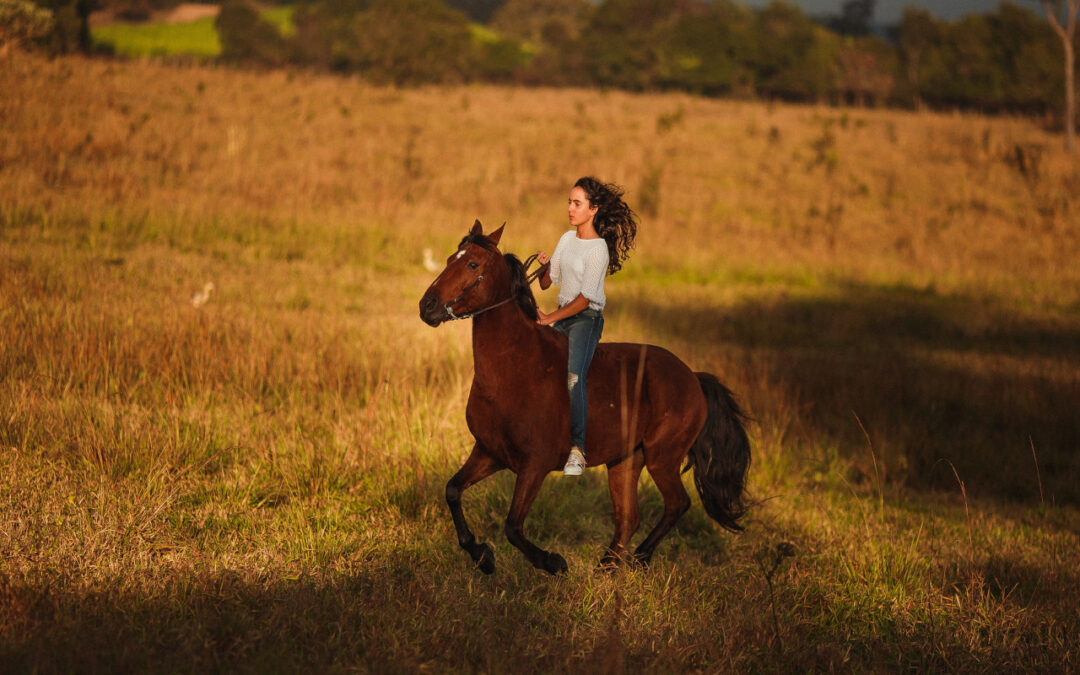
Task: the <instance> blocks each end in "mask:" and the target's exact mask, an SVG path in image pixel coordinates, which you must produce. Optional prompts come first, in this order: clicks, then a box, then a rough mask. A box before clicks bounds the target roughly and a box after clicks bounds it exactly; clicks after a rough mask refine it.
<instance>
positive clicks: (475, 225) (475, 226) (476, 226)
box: [469, 218, 484, 234]
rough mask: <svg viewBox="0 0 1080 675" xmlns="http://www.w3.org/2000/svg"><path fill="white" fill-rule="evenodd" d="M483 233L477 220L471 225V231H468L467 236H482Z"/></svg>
mask: <svg viewBox="0 0 1080 675" xmlns="http://www.w3.org/2000/svg"><path fill="white" fill-rule="evenodd" d="M483 233H484V228H483V226H481V225H480V219H479V218H477V220H476V222H475V223H473V226H472V229H471V230H469V234H483Z"/></svg>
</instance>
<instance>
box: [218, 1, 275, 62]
mask: <svg viewBox="0 0 1080 675" xmlns="http://www.w3.org/2000/svg"><path fill="white" fill-rule="evenodd" d="M214 26H215V27H216V28H217V31H218V38H219V39H220V40H221V58H222V59H223V60H225V61H233V62H237V63H254V64H258V65H264V66H281V65H284V64H285V63H287V62H288V61H289V59H290V53H289V51H290V50H289V45H288V43H287V41H286V40H285V38H284V37H282V36H281V33H279V32H278V30H277V28H276V27H275V26H274V25H273V24H271V23H270V22H269V21H266V20H264V19H263V18H262V17H261V16H260V15H259V11H258V10H257V9H255V7H254V6H253V5H252V4H251V3H250V2H248V0H229V1H228V2H226V3H225V4H224V5H222V7H221V12H220V13H219V14H218V16H217V18H216V19H215V20H214Z"/></svg>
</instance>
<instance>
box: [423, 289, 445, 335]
mask: <svg viewBox="0 0 1080 675" xmlns="http://www.w3.org/2000/svg"><path fill="white" fill-rule="evenodd" d="M420 318H421V319H423V321H424V323H426V324H427V325H429V326H438V325H439V324H440V323H442V322H443V321H446V319H447V318H449V317H448V315H447V313H446V307H443V306H442V305H441V304H439V297H438V294H437V293H435V291H432V290H429V291H428V292H427V293H424V297H422V298H420Z"/></svg>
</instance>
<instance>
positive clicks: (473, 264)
mask: <svg viewBox="0 0 1080 675" xmlns="http://www.w3.org/2000/svg"><path fill="white" fill-rule="evenodd" d="M467 267H468V268H469V269H471V270H474V269H476V268H477V267H480V265H478V264H476V261H475V260H474V261H473V262H470V263H469V264H468V265H467Z"/></svg>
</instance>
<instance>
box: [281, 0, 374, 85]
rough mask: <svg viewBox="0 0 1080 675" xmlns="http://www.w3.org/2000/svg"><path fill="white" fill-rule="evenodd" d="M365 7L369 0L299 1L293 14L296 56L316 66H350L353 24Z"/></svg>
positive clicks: (337, 68) (328, 67)
mask: <svg viewBox="0 0 1080 675" xmlns="http://www.w3.org/2000/svg"><path fill="white" fill-rule="evenodd" d="M368 7H369V3H368V0H322V1H321V2H314V3H311V4H305V5H301V6H300V7H299V8H297V10H296V13H295V14H294V15H293V25H295V26H296V35H295V37H294V40H295V44H296V49H297V52H298V58H299V59H300V60H301V61H302V62H304V63H307V64H310V65H313V66H317V67H319V68H327V69H331V70H347V69H349V67H350V63H349V51H350V50H351V49H352V47H353V36H352V24H353V21H354V20H355V19H356V17H357V15H359V14H360V13H361V12H363V11H365V10H367V9H368Z"/></svg>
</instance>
